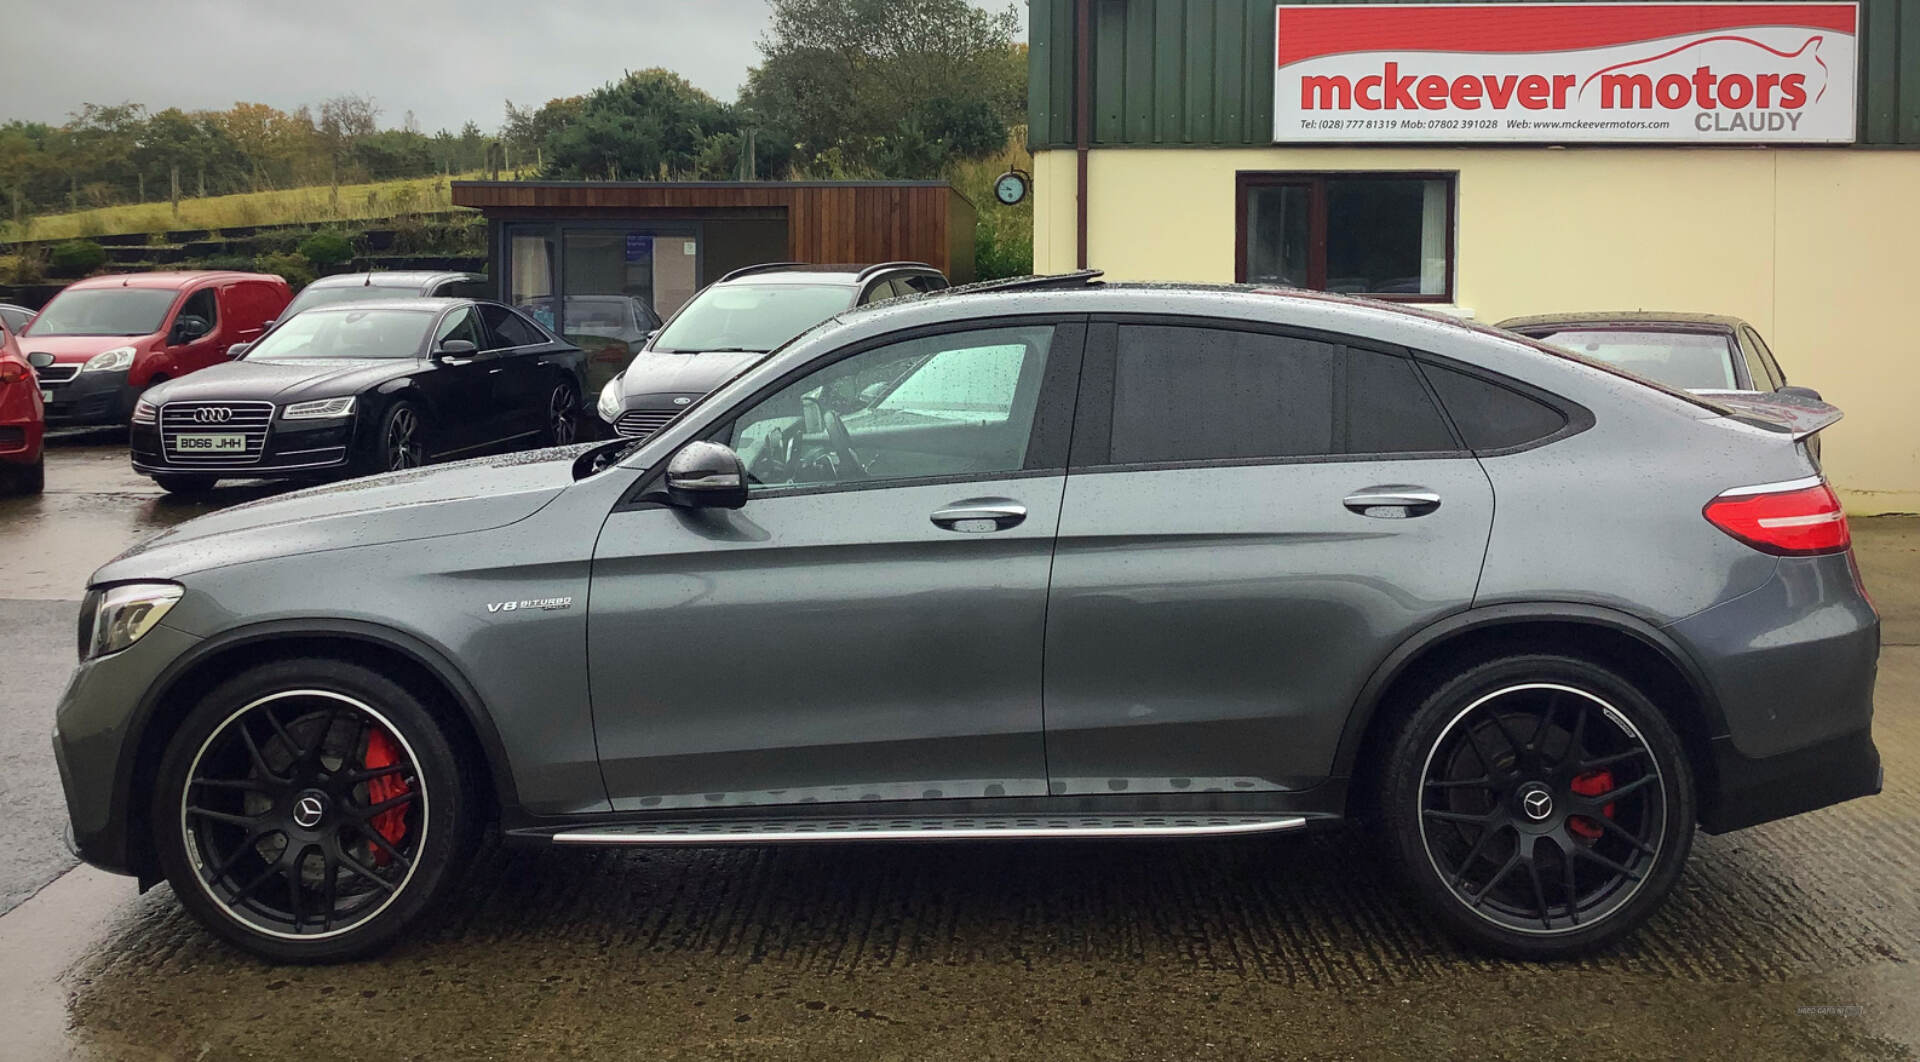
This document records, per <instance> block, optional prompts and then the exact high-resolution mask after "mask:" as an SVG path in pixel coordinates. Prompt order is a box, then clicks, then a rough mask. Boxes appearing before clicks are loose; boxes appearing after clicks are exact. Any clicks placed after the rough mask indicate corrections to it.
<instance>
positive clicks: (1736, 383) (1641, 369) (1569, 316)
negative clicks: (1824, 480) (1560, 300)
mask: <svg viewBox="0 0 1920 1062" xmlns="http://www.w3.org/2000/svg"><path fill="white" fill-rule="evenodd" d="M1498 327H1500V328H1505V329H1507V330H1508V331H1512V332H1518V333H1520V334H1521V335H1523V336H1531V337H1533V338H1534V339H1538V340H1541V341H1542V342H1546V343H1552V344H1553V345H1554V346H1557V347H1564V348H1566V349H1567V350H1571V351H1573V352H1574V353H1576V354H1580V355H1583V356H1585V357H1589V358H1592V359H1594V360H1595V361H1604V362H1606V363H1607V364H1609V365H1616V366H1618V367H1620V368H1622V369H1625V370H1627V371H1628V372H1631V373H1633V374H1635V375H1637V376H1644V377H1646V378H1647V379H1649V380H1655V381H1658V382H1660V383H1663V384H1666V385H1667V386H1668V387H1677V388H1679V389H1681V390H1683V391H1695V392H1698V393H1701V394H1716V393H1732V392H1742V391H1744V392H1753V393H1765V392H1771V391H1780V390H1782V389H1784V388H1786V387H1787V386H1788V384H1787V374H1786V373H1785V372H1783V371H1781V369H1780V363H1779V362H1777V361H1775V360H1774V358H1773V351H1772V350H1770V349H1768V347H1767V344H1766V342H1765V341H1764V340H1762V339H1761V338H1760V332H1759V330H1758V329H1756V328H1754V327H1753V326H1752V325H1750V324H1748V323H1747V322H1746V321H1744V320H1741V319H1740V318H1738V317H1733V316H1730V315H1728V314H1713V313H1658V312H1653V311H1648V310H1633V311H1629V312H1623V313H1565V314H1540V315H1537V316H1532V317H1512V318H1508V319H1507V320H1505V321H1502V322H1500V324H1499V326H1498ZM1795 390H1796V391H1799V392H1801V393H1803V394H1804V395H1805V396H1807V397H1810V398H1819V397H1820V395H1819V393H1818V392H1816V391H1812V390H1810V389H1808V388H1795Z"/></svg>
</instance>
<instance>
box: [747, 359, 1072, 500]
mask: <svg viewBox="0 0 1920 1062" xmlns="http://www.w3.org/2000/svg"><path fill="white" fill-rule="evenodd" d="M1053 334H1054V329H1053V326H1051V325H1036V326H1027V327H1016V328H992V329H981V330H977V331H968V332H956V333H949V334H945V335H938V336H928V337H923V338H920V339H910V340H906V341H903V342H899V343H889V344H887V345H886V346H882V347H878V348H875V349H873V350H868V351H864V352H862V353H859V354H855V355H854V356H852V357H850V358H846V359H843V360H841V361H837V362H835V363H833V364H832V365H829V366H827V367H826V368H823V369H819V370H817V371H815V372H813V373H810V374H808V375H807V376H804V377H802V378H801V379H800V380H798V381H796V382H794V383H792V384H789V385H788V386H787V387H785V388H782V389H781V390H780V391H779V392H777V393H776V394H774V395H773V396H772V397H770V398H767V399H766V400H764V401H762V402H760V403H759V404H758V405H756V406H755V407H753V408H752V409H751V410H749V411H747V412H746V413H745V414H743V415H742V416H741V417H740V418H739V419H738V420H736V421H735V422H734V425H733V429H732V431H731V434H730V436H729V442H730V443H731V444H732V446H733V447H734V449H735V450H736V451H738V452H739V453H740V456H741V458H742V460H744V461H745V462H746V463H747V469H748V472H749V473H750V474H751V476H752V479H753V485H754V488H755V489H756V490H758V491H766V490H773V489H779V488H791V487H824V486H834V485H840V484H848V483H856V482H867V481H872V480H910V479H925V478H931V477H947V476H989V475H998V474H1002V473H1007V472H1014V471H1018V470H1020V469H1021V468H1023V467H1024V466H1025V464H1026V460H1027V444H1028V441H1029V439H1030V438H1031V436H1032V434H1033V418H1034V411H1035V409H1036V407H1037V405H1038V401H1039V394H1040V382H1041V378H1042V376H1043V375H1044V373H1045V369H1046V362H1047V354H1048V350H1049V348H1050V347H1051V346H1052V341H1053Z"/></svg>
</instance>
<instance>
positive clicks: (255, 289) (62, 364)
mask: <svg viewBox="0 0 1920 1062" xmlns="http://www.w3.org/2000/svg"><path fill="white" fill-rule="evenodd" d="M292 298H293V293H292V292H291V291H290V290H289V289H288V287H287V282H286V281H285V280H283V279H282V278H280V277H277V276H272V275H270V274H266V273H226V272H207V273H133V274H128V275H126V276H109V277H88V278H87V279H85V280H80V281H75V282H74V283H73V284H71V285H68V286H67V288H66V289H65V290H63V291H61V292H60V294H58V295H55V296H54V297H53V301H52V302H49V303H47V305H46V308H45V309H43V310H41V311H40V316H38V317H36V318H34V320H33V323H32V324H30V325H28V326H27V329H26V331H25V332H24V333H22V334H21V336H20V346H21V349H22V350H23V351H25V353H26V355H27V357H28V358H29V359H30V360H32V361H33V362H34V363H35V365H34V368H35V371H36V372H37V373H38V374H39V377H40V389H41V394H42V397H43V398H44V399H45V401H46V417H47V423H48V424H51V425H54V426H56V427H58V426H63V425H69V424H125V423H127V421H128V420H129V418H131V417H132V415H133V405H134V402H135V400H137V399H138V398H139V396H140V392H142V391H144V390H146V389H147V388H148V387H149V386H151V385H152V384H155V383H158V382H160V381H161V380H171V379H175V378H177V377H181V376H185V375H186V374H188V373H190V372H193V371H195V370H197V369H204V368H206V367H207V366H209V365H219V364H222V363H224V362H225V361H226V360H227V348H229V347H231V346H233V345H234V344H236V343H251V342H253V341H254V340H256V339H259V338H260V333H261V332H263V331H265V330H266V326H267V323H268V322H270V321H272V320H273V319H274V318H276V317H278V316H280V311H281V310H283V309H285V308H286V305H287V303H288V301H289V300H291V299H292ZM37 355H46V357H40V356H37ZM49 358H50V359H51V360H49Z"/></svg>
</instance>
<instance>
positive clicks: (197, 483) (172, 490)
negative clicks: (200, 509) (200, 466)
mask: <svg viewBox="0 0 1920 1062" xmlns="http://www.w3.org/2000/svg"><path fill="white" fill-rule="evenodd" d="M153 481H154V482H155V483H158V484H159V485H160V489H161V490H164V491H166V492H167V493H168V494H205V493H206V492H208V491H210V490H212V489H213V487H214V484H216V483H218V482H220V481H219V479H217V478H215V477H213V476H155V477H153Z"/></svg>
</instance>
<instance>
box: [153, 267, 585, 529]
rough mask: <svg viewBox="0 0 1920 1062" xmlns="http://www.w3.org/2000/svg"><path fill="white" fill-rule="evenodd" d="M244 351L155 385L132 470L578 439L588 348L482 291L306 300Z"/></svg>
mask: <svg viewBox="0 0 1920 1062" xmlns="http://www.w3.org/2000/svg"><path fill="white" fill-rule="evenodd" d="M236 353H237V354H238V358H237V360H235V361H234V362H232V363H231V364H227V365H220V366H215V367H214V368H212V369H209V370H207V371H206V372H202V373H199V374H197V375H195V376H193V377H192V378H190V379H186V380H174V381H171V382H169V383H166V384H162V385H161V386H159V387H156V388H154V389H153V390H152V391H150V392H148V393H147V394H146V395H144V396H142V397H141V399H140V402H139V404H138V406H137V407H136V408H135V409H134V413H133V432H132V451H133V468H134V471H136V472H139V473H141V474H142V475H147V476H151V477H153V479H154V481H155V482H157V483H159V484H160V485H161V486H162V487H164V488H166V489H167V490H169V491H173V492H177V493H192V492H196V491H203V490H207V489H209V488H211V487H212V486H213V485H214V484H215V483H216V482H217V481H218V480H220V479H221V478H239V479H260V478H268V479H288V478H293V479H301V478H326V477H332V476H339V475H343V474H344V475H365V474H367V473H371V472H389V471H397V470H400V469H405V468H414V467H417V466H419V465H423V464H427V463H429V462H431V461H436V460H441V459H445V458H451V457H461V456H475V455H478V454H483V453H486V452H489V451H494V450H503V449H511V448H515V447H525V446H531V445H539V444H545V445H561V444H564V443H570V442H572V441H573V439H574V432H575V429H576V424H577V421H576V418H577V417H578V415H579V412H580V396H581V394H582V393H583V392H582V388H583V387H584V386H585V383H584V378H583V371H584V364H585V359H586V356H585V355H584V354H583V353H582V352H581V351H580V349H579V348H578V347H575V346H573V345H571V344H569V343H566V342H564V341H562V340H559V339H556V338H554V336H553V335H551V334H550V333H548V332H547V331H546V330H545V329H543V328H541V327H540V326H539V325H536V324H535V323H533V322H532V321H530V320H528V319H527V318H526V316H525V315H523V314H520V313H518V312H516V311H514V310H511V309H509V308H507V307H505V306H502V305H500V304H499V303H494V302H479V301H475V300H472V299H391V300H385V301H381V302H355V303H347V304H344V305H336V306H322V307H318V308H316V309H311V310H304V311H302V312H300V313H299V314H296V315H294V316H292V317H289V318H287V319H286V320H284V321H281V322H280V323H279V324H277V325H275V326H274V327H273V330H272V331H270V332H268V333H267V334H266V336H265V338H263V339H261V340H260V341H259V342H258V343H256V344H253V345H252V346H249V347H244V348H241V349H240V350H238V351H236Z"/></svg>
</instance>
